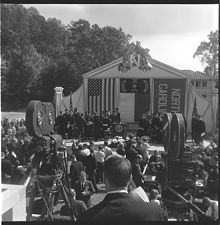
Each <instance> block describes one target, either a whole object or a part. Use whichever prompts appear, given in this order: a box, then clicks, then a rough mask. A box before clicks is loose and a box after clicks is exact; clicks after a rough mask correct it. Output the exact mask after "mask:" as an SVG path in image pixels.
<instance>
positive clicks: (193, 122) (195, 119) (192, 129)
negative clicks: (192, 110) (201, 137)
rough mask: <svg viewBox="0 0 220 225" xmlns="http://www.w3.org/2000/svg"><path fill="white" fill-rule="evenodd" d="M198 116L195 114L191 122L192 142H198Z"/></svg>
mask: <svg viewBox="0 0 220 225" xmlns="http://www.w3.org/2000/svg"><path fill="white" fill-rule="evenodd" d="M197 121H198V118H197V114H193V116H192V121H191V137H192V141H194V142H196V126H197Z"/></svg>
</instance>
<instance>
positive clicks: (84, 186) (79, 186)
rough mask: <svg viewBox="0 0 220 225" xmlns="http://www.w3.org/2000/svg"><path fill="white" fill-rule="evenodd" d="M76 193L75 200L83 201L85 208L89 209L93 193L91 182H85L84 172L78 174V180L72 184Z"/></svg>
mask: <svg viewBox="0 0 220 225" xmlns="http://www.w3.org/2000/svg"><path fill="white" fill-rule="evenodd" d="M74 189H75V191H76V199H77V200H81V201H84V202H85V204H86V206H87V208H91V195H92V194H93V193H94V192H95V190H94V187H93V185H92V182H91V181H89V180H86V173H85V172H84V171H82V172H81V174H80V180H78V181H76V182H75V184H74Z"/></svg>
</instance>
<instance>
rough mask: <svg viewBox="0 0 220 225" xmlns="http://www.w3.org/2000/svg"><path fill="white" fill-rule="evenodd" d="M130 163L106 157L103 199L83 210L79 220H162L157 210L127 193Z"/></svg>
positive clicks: (117, 157) (116, 157)
mask: <svg viewBox="0 0 220 225" xmlns="http://www.w3.org/2000/svg"><path fill="white" fill-rule="evenodd" d="M131 171H132V168H131V163H130V162H129V160H127V159H125V158H123V157H122V156H119V155H112V156H109V157H108V158H107V159H106V160H105V162H104V175H105V187H106V192H107V194H106V196H105V198H104V200H103V201H102V202H100V203H99V204H97V205H96V206H94V207H92V208H91V209H89V210H87V211H86V212H85V213H83V215H82V216H81V217H80V218H79V222H82V221H100V222H101V221H102V222H110V221H111V222H116V223H119V222H132V223H134V222H138V221H152V220H162V213H161V209H160V207H159V206H158V205H156V204H151V203H146V202H144V200H142V199H136V198H134V197H133V196H132V195H131V194H129V193H128V191H127V188H128V185H129V183H130V180H131Z"/></svg>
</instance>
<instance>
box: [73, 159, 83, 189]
mask: <svg viewBox="0 0 220 225" xmlns="http://www.w3.org/2000/svg"><path fill="white" fill-rule="evenodd" d="M71 157H72V164H71V166H70V179H71V187H73V186H74V183H75V182H76V181H77V180H79V179H80V173H81V172H82V171H83V164H82V162H80V161H77V160H76V156H75V155H72V156H71Z"/></svg>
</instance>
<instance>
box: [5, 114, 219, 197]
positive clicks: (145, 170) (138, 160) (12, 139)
mask: <svg viewBox="0 0 220 225" xmlns="http://www.w3.org/2000/svg"><path fill="white" fill-rule="evenodd" d="M147 116H149V118H150V114H149V113H148V114H146V115H144V116H143V119H146V117H147ZM157 117H158V115H156V114H155V115H154V116H153V117H152V118H151V120H152V119H153V118H157ZM217 135H218V132H217V134H216V136H217ZM149 147H150V145H149V137H148V136H147V135H146V136H142V137H139V136H134V135H133V134H129V135H128V136H127V137H126V138H125V139H123V138H122V137H118V136H116V137H114V138H112V139H110V140H109V139H105V140H104V144H103V145H98V146H97V145H95V144H94V139H93V140H90V141H89V142H84V141H82V140H81V139H80V138H75V139H73V143H72V147H71V149H68V152H67V155H68V161H70V162H72V163H73V162H74V161H80V162H82V164H83V171H84V172H83V173H81V180H85V179H88V180H90V181H91V182H92V183H93V185H94V186H95V187H96V188H97V186H96V185H97V184H98V183H99V182H101V183H105V184H106V189H108V190H114V188H116V187H121V188H125V189H128V190H129V188H130V187H131V182H132V181H133V184H132V185H133V188H134V187H136V186H139V183H138V180H135V176H136V175H135V172H134V169H136V168H137V165H138V168H139V169H140V171H139V172H140V173H142V175H145V174H149V175H152V176H156V179H157V181H158V182H160V181H162V179H163V178H164V177H163V170H164V167H165V164H164V162H163V160H162V157H161V154H160V152H159V151H157V150H155V151H154V152H153V154H152V155H151V154H149ZM1 149H2V160H4V161H7V163H10V165H11V171H9V170H7V168H6V170H5V168H2V171H3V170H4V173H2V174H3V176H2V181H3V182H7V179H8V178H7V175H11V176H12V174H13V172H14V174H15V176H14V177H15V180H14V182H15V183H16V182H17V184H20V183H21V180H22V182H23V181H24V177H25V176H26V175H27V173H25V170H24V168H25V167H27V166H28V164H30V163H31V157H32V154H33V151H31V137H30V136H29V135H28V133H27V130H26V127H25V121H24V120H23V119H22V120H20V121H18V120H17V121H16V120H12V121H9V120H8V119H5V118H4V119H3V120H2V121H1ZM113 149H114V150H113ZM190 150H191V152H192V153H193V160H195V161H196V162H197V169H196V175H197V180H202V181H203V184H204V185H206V186H207V192H206V195H208V196H209V197H210V198H211V199H217V198H218V177H219V166H218V165H219V164H218V143H217V141H216V137H215V139H214V138H213V139H212V140H211V141H207V143H202V144H200V145H199V146H196V145H195V146H193V147H191V148H190ZM91 157H92V158H93V159H94V161H95V162H96V166H95V168H94V172H95V173H94V174H93V175H94V176H95V177H94V176H93V175H91V174H89V172H88V168H87V167H88V160H90V159H91ZM4 165H6V164H4ZM21 165H22V166H23V168H22V167H21ZM18 169H19V172H18ZM9 173H11V174H9ZM69 175H70V174H69ZM131 178H132V179H131ZM18 179H20V180H18ZM142 179H144V177H142ZM72 188H73V187H72ZM96 188H95V189H96ZM133 188H132V189H133ZM73 191H74V190H73ZM149 192H150V195H149V198H150V199H152V200H155V201H156V200H157V199H158V191H157V190H156V189H151V190H149ZM74 196H75V195H74Z"/></svg>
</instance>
